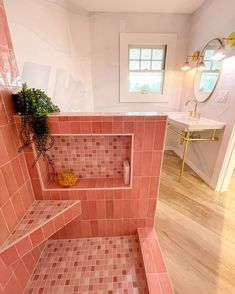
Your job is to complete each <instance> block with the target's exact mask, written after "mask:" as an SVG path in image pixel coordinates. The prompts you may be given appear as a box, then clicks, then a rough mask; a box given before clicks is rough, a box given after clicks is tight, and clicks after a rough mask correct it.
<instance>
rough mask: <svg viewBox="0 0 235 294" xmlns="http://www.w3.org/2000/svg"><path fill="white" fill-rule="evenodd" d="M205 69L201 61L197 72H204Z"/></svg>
mask: <svg viewBox="0 0 235 294" xmlns="http://www.w3.org/2000/svg"><path fill="white" fill-rule="evenodd" d="M205 68H206V67H205V63H204V61H201V62H200V63H199V65H198V68H197V69H198V70H201V71H202V70H204V69H205Z"/></svg>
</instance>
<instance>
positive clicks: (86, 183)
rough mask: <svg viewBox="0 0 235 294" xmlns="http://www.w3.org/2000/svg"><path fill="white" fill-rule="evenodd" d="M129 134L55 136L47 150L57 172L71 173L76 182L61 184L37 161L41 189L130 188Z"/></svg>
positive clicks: (130, 156)
mask: <svg viewBox="0 0 235 294" xmlns="http://www.w3.org/2000/svg"><path fill="white" fill-rule="evenodd" d="M132 136H133V135H126V134H125V135H104V134H102V135H98V134H97V135H94V134H92V135H56V136H55V143H54V146H53V147H52V149H51V150H50V155H51V157H52V159H53V161H54V162H55V168H56V173H57V174H60V173H62V172H73V173H75V174H76V175H77V177H78V181H77V183H76V184H75V185H74V186H71V187H69V188H63V187H61V186H60V185H59V183H58V178H57V176H56V177H54V179H53V174H52V171H50V169H47V168H45V165H44V166H43V162H42V161H40V163H39V166H38V167H39V171H40V175H41V182H42V185H43V188H44V189H43V190H58V189H63V190H64V189H71V190H88V189H89V190H90V189H99V188H100V189H113V188H121V189H128V188H131V182H132V140H133V138H132ZM128 166H129V176H128ZM124 167H126V169H125V168H124ZM124 169H125V170H126V171H127V172H126V174H125V171H124ZM124 174H125V177H124ZM124 178H125V180H124Z"/></svg>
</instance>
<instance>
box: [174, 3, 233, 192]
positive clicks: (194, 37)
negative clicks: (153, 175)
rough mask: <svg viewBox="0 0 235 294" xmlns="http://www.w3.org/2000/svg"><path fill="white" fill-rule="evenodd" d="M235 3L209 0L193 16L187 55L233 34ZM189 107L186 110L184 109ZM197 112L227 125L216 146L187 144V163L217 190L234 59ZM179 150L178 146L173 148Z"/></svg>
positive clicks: (188, 80)
mask: <svg viewBox="0 0 235 294" xmlns="http://www.w3.org/2000/svg"><path fill="white" fill-rule="evenodd" d="M234 25H235V2H234V0H223V1H221V0H213V1H212V0H208V1H205V4H204V5H203V6H202V7H201V8H200V9H199V10H198V11H197V12H196V13H195V14H194V15H193V16H192V23H191V32H190V41H189V51H188V53H189V54H190V53H192V52H194V51H195V50H198V49H199V50H201V49H202V48H203V46H204V45H205V44H206V43H207V42H208V41H209V40H210V39H213V38H216V37H226V36H227V35H229V33H231V32H233V31H234V30H235V26H234ZM193 78H194V70H191V71H189V72H188V73H187V74H186V75H185V80H184V87H183V89H184V91H183V94H182V106H181V110H186V107H185V106H184V103H185V101H186V100H187V99H188V98H189V97H193V96H194V95H193ZM223 90H229V98H228V100H227V102H226V103H219V102H218V98H219V97H220V95H221V93H222V91H223ZM189 108H190V105H189V106H187V109H189ZM198 111H199V112H201V113H202V115H203V116H205V117H208V118H212V119H215V120H219V121H224V122H226V124H227V126H226V129H225V131H224V132H221V134H220V141H219V142H205V143H202V142H200V143H190V148H189V152H188V159H189V160H190V161H191V163H192V164H193V165H194V166H195V168H196V169H197V170H198V171H199V173H201V175H202V176H203V177H204V179H205V180H206V181H207V183H208V184H209V185H211V186H212V187H213V188H216V186H217V182H218V179H219V175H220V171H221V168H222V165H223V161H224V156H225V153H226V150H227V147H228V144H229V140H230V137H231V133H232V129H233V127H234V124H235V57H231V58H229V59H226V60H225V61H224V64H223V70H222V74H221V78H220V81H219V83H218V85H217V88H216V90H215V91H214V93H213V95H212V97H211V98H210V99H209V100H208V101H206V102H205V103H201V104H199V107H198ZM176 147H177V148H178V149H180V147H179V145H178V146H176Z"/></svg>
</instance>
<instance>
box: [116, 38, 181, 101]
mask: <svg viewBox="0 0 235 294" xmlns="http://www.w3.org/2000/svg"><path fill="white" fill-rule="evenodd" d="M175 44H176V35H175V34H128V33H122V34H120V102H167V101H168V97H169V96H170V94H169V93H170V86H171V77H170V70H172V69H173V66H174V53H175Z"/></svg>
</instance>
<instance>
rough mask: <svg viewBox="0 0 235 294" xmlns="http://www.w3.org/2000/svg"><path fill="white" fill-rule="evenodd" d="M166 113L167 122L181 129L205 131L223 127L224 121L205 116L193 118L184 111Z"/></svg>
mask: <svg viewBox="0 0 235 294" xmlns="http://www.w3.org/2000/svg"><path fill="white" fill-rule="evenodd" d="M167 114H168V123H169V125H172V126H174V127H176V128H177V129H181V130H182V131H186V132H187V131H207V130H221V129H224V127H225V123H223V122H219V121H216V120H212V119H208V118H205V117H200V118H194V117H191V116H189V115H188V114H187V113H184V112H174V113H167Z"/></svg>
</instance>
